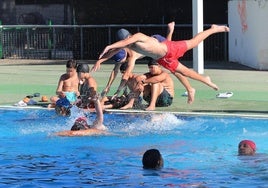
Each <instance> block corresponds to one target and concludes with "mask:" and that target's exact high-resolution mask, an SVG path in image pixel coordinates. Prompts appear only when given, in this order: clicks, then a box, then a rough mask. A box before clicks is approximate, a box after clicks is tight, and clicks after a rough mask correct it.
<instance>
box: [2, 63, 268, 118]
mask: <svg viewBox="0 0 268 188" xmlns="http://www.w3.org/2000/svg"><path fill="white" fill-rule="evenodd" d="M65 62H66V61H63V60H17V59H14V60H0V99H1V100H0V105H2V106H3V105H13V104H14V103H16V102H18V101H19V100H21V99H23V98H24V97H25V96H27V95H31V94H33V93H36V92H39V93H41V96H42V95H46V96H47V97H50V96H52V95H54V94H55V89H56V87H57V82H58V79H59V76H60V75H61V74H63V73H64V72H65ZM84 62H89V63H90V66H92V63H94V62H95V61H84ZM183 63H184V64H185V65H186V66H188V67H192V63H191V62H183ZM112 68H113V64H112V63H110V62H107V63H105V64H103V65H102V66H101V70H100V71H98V72H95V73H93V74H92V75H93V76H94V78H95V79H96V80H97V83H98V91H101V90H102V89H103V88H104V87H105V85H106V83H107V80H108V77H109V74H110V71H111V70H112ZM147 71H148V68H147V65H145V64H141V63H139V62H137V64H136V66H135V69H134V73H137V74H142V73H144V72H147ZM205 75H209V76H210V77H211V79H212V81H213V82H214V83H216V84H217V85H218V86H219V88H220V90H219V91H214V90H212V89H211V88H209V87H208V86H206V85H204V84H203V83H200V82H198V81H195V80H191V79H189V80H190V83H191V85H192V86H193V87H194V88H195V89H196V95H195V101H194V103H193V104H191V105H189V104H187V97H184V96H182V94H183V93H184V92H185V89H184V88H183V86H182V85H181V84H180V82H179V81H178V80H177V79H176V78H175V77H174V76H173V75H172V78H173V79H174V83H175V98H174V101H173V104H172V105H171V106H170V107H162V108H156V110H155V111H156V112H162V111H165V112H172V113H185V114H187V113H189V114H198V113H200V114H210V113H213V114H230V115H239V114H241V115H253V116H254V115H256V116H267V117H268V87H267V84H268V74H267V71H259V70H254V69H251V68H249V67H246V66H243V65H239V64H237V63H231V62H205ZM119 82H120V77H118V78H117V79H116V80H115V82H114V84H113V86H112V88H111V91H110V93H111V94H113V92H114V91H115V90H116V88H117V86H118V84H119ZM222 92H233V96H232V97H230V98H226V99H223V98H216V95H217V94H218V93H222ZM34 100H36V101H39V100H40V97H39V98H38V97H37V98H34Z"/></svg>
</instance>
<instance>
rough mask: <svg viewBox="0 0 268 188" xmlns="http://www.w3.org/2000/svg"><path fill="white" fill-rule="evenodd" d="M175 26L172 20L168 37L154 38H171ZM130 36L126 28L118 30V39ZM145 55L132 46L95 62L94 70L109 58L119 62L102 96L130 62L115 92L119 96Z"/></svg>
mask: <svg viewBox="0 0 268 188" xmlns="http://www.w3.org/2000/svg"><path fill="white" fill-rule="evenodd" d="M174 27H175V22H171V23H169V24H168V29H167V36H166V37H167V38H164V37H162V36H161V35H152V38H153V39H156V40H159V41H163V40H171V37H172V34H173V32H174ZM130 36H131V34H130V33H129V32H128V31H127V30H126V29H120V30H118V31H117V39H118V40H124V39H126V38H128V37H130ZM144 57H145V56H144V55H143V54H141V53H139V52H137V51H135V50H132V49H130V48H123V49H114V50H111V51H110V52H109V53H107V54H105V55H104V56H103V57H102V58H100V59H99V60H98V61H97V62H96V63H95V65H94V66H93V67H92V70H93V71H96V70H98V69H100V64H101V63H103V62H104V61H107V60H108V59H113V60H115V61H116V62H117V63H116V64H115V66H114V69H113V71H112V72H111V74H110V78H109V81H108V83H107V85H106V87H105V89H104V90H103V91H102V94H101V96H102V97H104V96H105V95H106V94H107V93H108V92H109V90H110V87H111V85H112V83H113V81H114V79H115V77H116V76H117V74H118V72H119V68H120V66H121V64H122V63H128V67H127V70H126V71H125V73H124V74H123V77H122V79H121V83H120V85H119V87H118V89H117V91H116V93H115V96H117V95H118V94H119V93H120V91H121V90H122V89H123V88H124V87H125V85H126V82H127V80H128V78H129V75H130V74H131V72H132V71H133V69H134V66H135V62H136V60H138V59H142V58H144ZM189 85H190V84H189ZM189 87H191V86H189ZM189 90H190V89H189Z"/></svg>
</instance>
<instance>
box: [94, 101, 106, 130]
mask: <svg viewBox="0 0 268 188" xmlns="http://www.w3.org/2000/svg"><path fill="white" fill-rule="evenodd" d="M94 105H95V110H96V114H97V117H96V120H95V121H94V123H93V126H94V128H96V129H100V130H105V129H106V127H105V126H104V125H103V112H102V107H101V103H100V100H99V99H97V100H95V101H94Z"/></svg>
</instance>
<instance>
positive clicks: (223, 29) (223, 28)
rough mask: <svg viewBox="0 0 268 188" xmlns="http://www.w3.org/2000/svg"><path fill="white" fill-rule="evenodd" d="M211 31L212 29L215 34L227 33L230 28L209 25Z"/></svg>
mask: <svg viewBox="0 0 268 188" xmlns="http://www.w3.org/2000/svg"><path fill="white" fill-rule="evenodd" d="M211 29H214V30H215V32H216V33H220V32H229V31H230V28H229V27H227V26H225V25H215V24H213V25H211Z"/></svg>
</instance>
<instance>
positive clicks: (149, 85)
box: [142, 60, 174, 110]
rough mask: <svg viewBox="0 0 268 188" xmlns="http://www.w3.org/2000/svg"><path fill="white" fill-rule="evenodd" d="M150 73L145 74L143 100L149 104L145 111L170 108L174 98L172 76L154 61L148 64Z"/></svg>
mask: <svg viewBox="0 0 268 188" xmlns="http://www.w3.org/2000/svg"><path fill="white" fill-rule="evenodd" d="M148 68H149V72H148V73H145V74H144V77H143V80H142V83H143V84H145V86H144V90H143V99H144V100H145V101H147V102H148V103H149V106H148V107H147V108H146V109H145V110H155V107H156V106H157V107H164V106H170V105H171V104H172V101H173V97H174V83H173V80H172V78H171V77H170V75H169V74H168V73H166V72H164V71H163V70H162V69H161V66H160V65H159V64H158V63H157V62H156V61H155V60H152V61H150V62H149V63H148Z"/></svg>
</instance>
